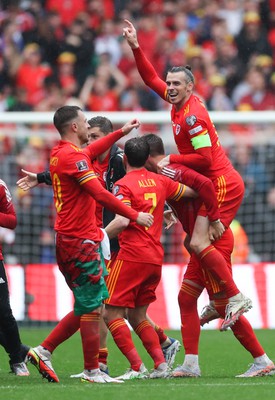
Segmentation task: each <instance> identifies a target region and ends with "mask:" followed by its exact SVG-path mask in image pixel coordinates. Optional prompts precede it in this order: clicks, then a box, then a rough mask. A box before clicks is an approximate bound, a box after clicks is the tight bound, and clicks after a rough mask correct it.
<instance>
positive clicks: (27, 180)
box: [16, 169, 38, 192]
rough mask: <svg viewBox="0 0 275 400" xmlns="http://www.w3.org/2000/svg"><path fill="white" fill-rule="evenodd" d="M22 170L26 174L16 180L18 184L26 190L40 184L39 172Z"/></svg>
mask: <svg viewBox="0 0 275 400" xmlns="http://www.w3.org/2000/svg"><path fill="white" fill-rule="evenodd" d="M21 171H22V172H23V173H24V174H25V175H26V176H24V177H23V178H21V179H19V180H18V181H17V182H16V185H17V186H18V187H20V189H22V190H24V191H25V192H26V191H27V190H29V189H31V188H33V187H35V186H37V185H38V180H37V174H35V173H33V172H29V171H25V170H24V169H21Z"/></svg>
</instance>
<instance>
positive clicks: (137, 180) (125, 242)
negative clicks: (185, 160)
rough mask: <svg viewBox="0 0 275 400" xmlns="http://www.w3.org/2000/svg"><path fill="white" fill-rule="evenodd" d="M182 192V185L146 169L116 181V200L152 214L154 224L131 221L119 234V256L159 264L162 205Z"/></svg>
mask: <svg viewBox="0 0 275 400" xmlns="http://www.w3.org/2000/svg"><path fill="white" fill-rule="evenodd" d="M184 191H185V186H184V185H181V184H180V183H178V182H174V181H172V180H171V179H170V178H167V177H166V176H162V175H157V174H155V173H153V172H150V171H147V170H146V169H145V168H142V169H138V170H134V171H131V172H128V173H127V174H126V175H125V176H124V177H123V178H122V179H120V180H118V181H117V182H116V185H115V186H114V188H113V193H114V195H115V196H116V197H117V198H118V199H120V200H121V201H122V202H124V203H125V204H127V205H129V206H131V207H132V208H133V209H135V210H137V211H144V212H150V213H152V214H153V215H154V223H153V225H152V226H151V227H150V228H148V229H147V228H144V227H141V226H140V225H137V224H136V223H132V222H130V224H129V225H128V227H127V228H126V229H125V230H124V231H123V232H122V233H121V234H120V235H119V244H120V251H119V254H118V256H117V257H118V258H119V259H122V260H127V261H136V262H139V261H145V260H146V262H148V263H150V264H158V265H161V264H162V259H163V248H162V245H161V242H160V237H161V233H162V224H163V211H164V204H165V201H166V199H173V200H175V201H178V200H180V199H181V198H182V197H183V195H184Z"/></svg>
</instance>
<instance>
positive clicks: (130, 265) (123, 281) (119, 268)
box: [105, 259, 161, 308]
mask: <svg viewBox="0 0 275 400" xmlns="http://www.w3.org/2000/svg"><path fill="white" fill-rule="evenodd" d="M160 279H161V266H160V265H156V264H146V263H140V262H132V261H123V260H119V259H117V260H116V261H115V262H114V264H112V267H111V268H110V270H109V275H108V277H107V279H106V284H107V288H108V291H109V298H108V299H107V300H106V301H105V304H109V305H111V306H116V307H127V308H135V307H138V306H145V305H147V304H150V303H152V302H153V301H155V300H156V294H155V291H156V288H157V286H158V284H159V282H160Z"/></svg>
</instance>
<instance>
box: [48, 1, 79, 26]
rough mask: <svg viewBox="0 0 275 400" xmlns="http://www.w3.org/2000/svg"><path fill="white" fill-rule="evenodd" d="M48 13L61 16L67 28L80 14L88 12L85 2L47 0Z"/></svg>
mask: <svg viewBox="0 0 275 400" xmlns="http://www.w3.org/2000/svg"><path fill="white" fill-rule="evenodd" d="M45 8H46V10H47V11H56V12H58V13H59V14H60V16H61V21H62V24H63V25H64V26H66V27H68V26H70V24H71V23H72V22H73V21H74V20H75V19H76V17H77V16H78V14H79V13H81V12H82V11H85V10H86V1H85V0H77V1H75V0H66V1H64V0H46V4H45Z"/></svg>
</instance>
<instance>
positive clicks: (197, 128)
mask: <svg viewBox="0 0 275 400" xmlns="http://www.w3.org/2000/svg"><path fill="white" fill-rule="evenodd" d="M201 131H202V126H201V125H198V126H196V127H195V128H193V129H190V131H188V132H189V134H190V135H195V134H196V133H199V132H201Z"/></svg>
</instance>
